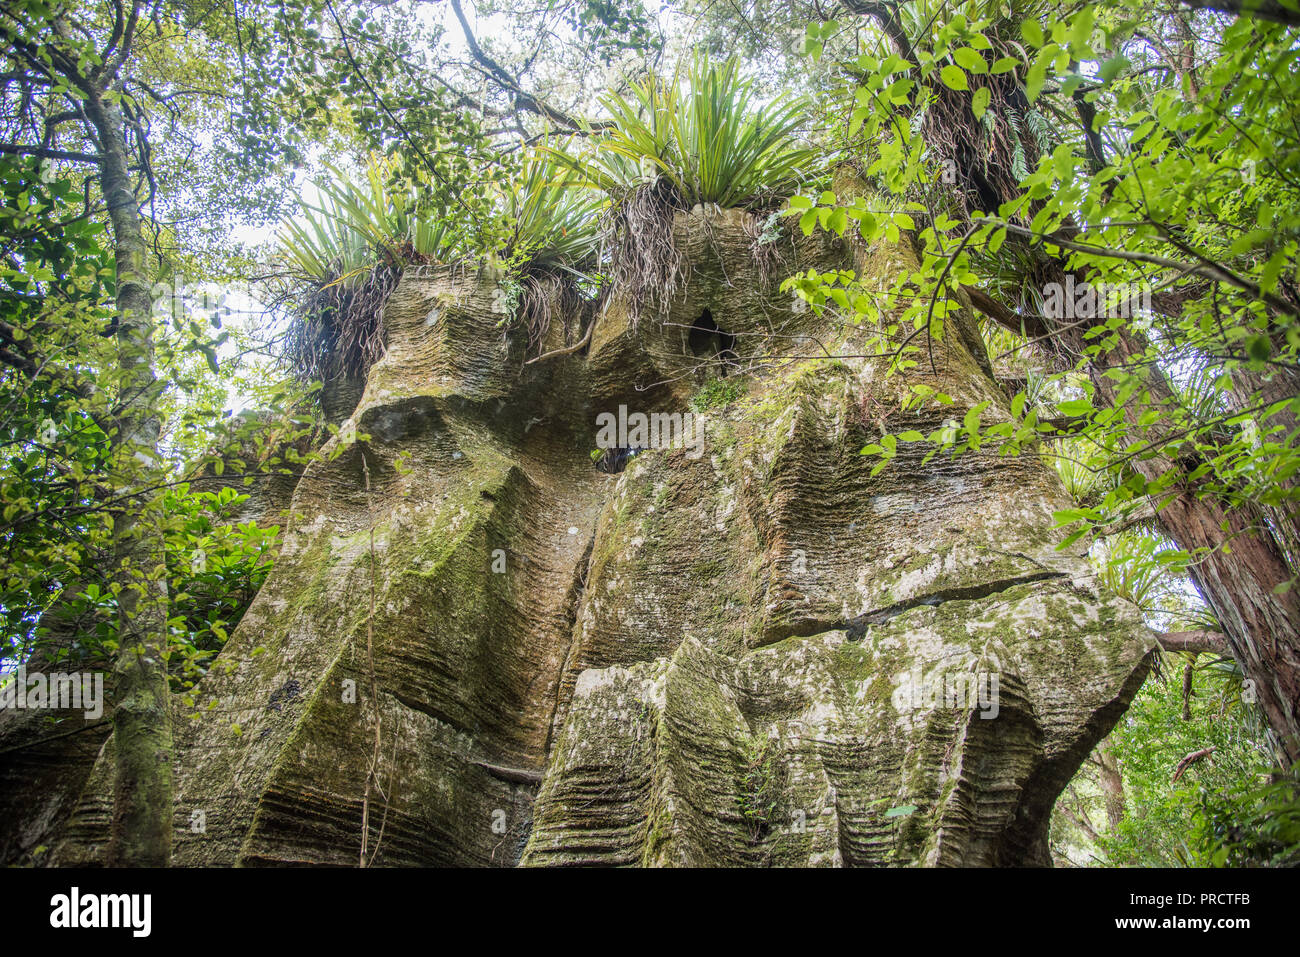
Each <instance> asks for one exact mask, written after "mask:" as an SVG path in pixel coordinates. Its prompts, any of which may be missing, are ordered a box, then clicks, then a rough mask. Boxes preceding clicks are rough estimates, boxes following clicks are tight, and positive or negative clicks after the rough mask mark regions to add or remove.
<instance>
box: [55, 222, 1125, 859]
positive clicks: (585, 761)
mask: <svg viewBox="0 0 1300 957" xmlns="http://www.w3.org/2000/svg"><path fill="white" fill-rule="evenodd" d="M674 228H675V236H676V242H677V245H678V248H679V249H680V250H681V252H682V256H683V261H684V262H685V263H686V264H687V269H686V271H685V272H684V274H683V276H682V281H681V284H680V288H679V290H678V292H677V294H676V295H675V296H674V297H673V300H672V302H673V304H672V307H671V309H669V310H668V313H667V315H661V316H654V315H641V316H640V318H639V319H637V320H636V321H634V320H633V318H632V317H633V316H634V315H636V314H637V311H636V310H634V309H632V308H631V305H632V304H630V303H628V302H627V301H626V298H625V297H623V296H621V295H620V294H619V291H618V290H615V291H614V294H613V295H612V296H610V297H608V298H607V300H606V301H605V303H604V305H603V308H602V311H601V312H600V314H599V316H597V318H596V319H595V322H596V325H595V327H594V330H593V334H592V337H591V341H590V344H589V346H588V347H587V348H586V349H585V350H579V351H575V352H569V353H567V354H564V355H561V356H557V357H555V358H553V359H548V360H546V361H543V362H537V363H529V364H526V363H525V358H526V357H525V356H524V354H523V346H522V344H521V343H522V337H521V336H519V335H518V334H516V333H513V332H511V331H510V330H509V328H508V326H503V324H502V319H503V317H502V315H501V314H500V313H499V312H497V311H494V304H495V303H496V302H498V301H499V297H498V296H495V295H494V291H495V290H496V289H497V287H498V284H499V282H500V279H499V277H497V276H495V275H494V274H492V273H491V272H489V271H486V270H475V269H472V268H465V269H461V268H456V269H451V268H437V269H424V270H409V271H408V272H407V274H406V275H405V276H404V277H403V279H402V280H401V283H400V284H399V286H398V287H397V289H396V291H395V292H394V294H393V295H392V297H391V299H390V300H389V304H388V307H387V311H386V315H385V324H386V328H387V337H388V338H387V343H388V348H387V354H386V356H385V357H384V358H383V359H382V360H381V361H379V362H378V363H377V364H376V365H375V366H373V367H372V368H371V369H370V372H369V376H368V378H367V381H366V383H365V388H364V392H363V394H362V395H361V397H360V400H359V402H358V403H357V405H356V407H355V410H354V411H353V412H352V414H351V416H350V418H348V419H347V420H346V422H345V423H344V425H343V428H342V430H341V432H340V435H339V437H338V438H336V439H333V440H331V443H330V445H329V446H327V448H326V450H325V451H326V452H327V453H329V454H328V456H327V460H326V461H320V462H316V463H314V464H312V465H311V466H310V467H309V468H308V469H307V471H306V473H305V474H304V476H303V477H302V479H301V481H300V482H299V483H298V486H297V488H296V490H295V492H294V496H293V503H292V519H291V522H290V523H289V527H288V529H287V530H286V532H285V538H284V544H283V546H282V550H281V553H280V556H279V559H278V563H277V566H276V568H275V570H274V571H273V573H272V575H271V577H270V578H269V580H268V581H267V583H266V585H265V586H264V587H263V589H262V591H261V593H260V594H259V595H258V597H257V599H256V600H255V601H254V603H253V605H252V607H251V608H250V609H249V611H248V612H247V614H246V615H245V618H244V620H243V622H242V624H241V625H240V627H239V629H238V630H237V631H236V633H235V634H234V635H233V636H232V639H231V641H230V643H229V644H228V645H227V647H226V649H225V650H224V651H223V653H222V655H221V657H220V660H219V664H220V667H216V668H214V669H213V671H212V673H211V674H209V675H208V677H207V678H205V679H204V682H203V686H202V691H203V696H202V700H201V701H200V706H199V708H198V709H197V710H194V711H192V712H191V711H190V710H189V709H185V708H181V707H179V706H178V710H177V724H178V735H177V741H178V752H179V753H178V756H177V757H178V760H177V801H176V832H175V844H174V856H175V861H176V863H177V864H183V865H205V864H206V865H233V864H304V863H306V864H331V865H340V866H355V865H356V864H357V863H358V861H359V855H360V848H361V837H362V824H361V822H362V814H363V805H364V808H365V812H366V814H367V818H368V822H369V827H368V832H367V847H368V850H367V857H368V858H369V859H372V860H373V862H374V863H376V864H380V865H416V864H464V865H505V866H509V865H514V864H517V863H522V864H525V865H571V864H650V865H768V864H776V865H870V864H938V865H977V864H1047V863H1049V857H1048V854H1047V848H1046V832H1047V826H1048V820H1049V816H1050V811H1051V807H1052V804H1053V802H1054V801H1055V798H1056V796H1057V794H1058V793H1059V792H1060V790H1061V789H1062V788H1063V787H1064V785H1065V783H1066V782H1067V781H1068V780H1069V778H1070V777H1071V776H1072V775H1073V773H1074V771H1075V770H1076V769H1077V767H1078V766H1079V764H1080V763H1081V762H1082V760H1083V759H1084V757H1085V756H1086V755H1087V754H1088V752H1089V751H1090V750H1091V749H1092V747H1093V746H1094V744H1095V743H1096V742H1097V741H1098V740H1099V739H1100V738H1101V737H1102V736H1103V735H1104V734H1105V733H1106V732H1107V731H1108V730H1109V729H1110V727H1111V726H1112V725H1113V724H1114V722H1115V721H1116V720H1117V719H1118V717H1119V715H1120V714H1121V713H1122V711H1123V709H1124V708H1125V707H1126V706H1127V704H1128V701H1129V700H1130V698H1131V696H1132V695H1133V694H1134V693H1135V692H1136V689H1137V687H1138V685H1139V684H1140V682H1141V679H1142V677H1143V676H1144V674H1145V669H1146V660H1147V659H1146V654H1147V650H1148V645H1149V641H1150V639H1149V637H1148V636H1147V634H1146V632H1145V631H1144V630H1143V628H1142V626H1141V623H1140V621H1139V618H1138V615H1137V612H1136V610H1135V609H1134V608H1133V607H1131V606H1130V605H1128V604H1126V603H1125V602H1122V601H1120V600H1119V599H1117V598H1115V597H1113V596H1111V595H1108V594H1105V593H1104V592H1102V591H1101V590H1099V588H1098V586H1097V584H1096V581H1095V579H1094V577H1093V575H1092V574H1091V571H1090V568H1089V566H1088V564H1087V563H1086V561H1084V560H1083V558H1082V556H1081V554H1080V553H1079V550H1078V549H1076V550H1074V551H1072V552H1071V551H1066V552H1058V551H1056V550H1055V547H1054V546H1055V544H1056V541H1057V536H1058V535H1059V533H1056V532H1054V531H1053V530H1052V524H1053V522H1052V517H1051V515H1052V512H1053V510H1055V509H1059V508H1062V507H1065V506H1066V505H1067V504H1068V502H1067V500H1066V497H1065V494H1064V492H1063V490H1062V489H1061V487H1060V486H1059V483H1058V481H1057V479H1056V477H1055V475H1054V474H1053V473H1052V472H1051V471H1050V470H1049V469H1048V468H1046V467H1045V466H1044V465H1043V464H1042V463H1041V462H1040V461H1038V460H1037V458H1036V457H1034V456H1022V457H1018V458H1016V457H998V456H996V455H994V454H988V453H985V452H978V453H969V454H965V455H962V456H959V457H956V458H952V457H945V456H935V457H933V458H931V459H930V460H929V461H923V457H924V451H925V447H924V446H923V444H915V445H909V444H900V446H899V454H898V457H897V458H896V459H895V460H894V461H893V463H892V464H891V465H890V466H889V467H888V468H886V469H884V470H882V471H880V472H879V473H878V474H873V467H874V465H875V464H876V460H875V459H872V458H870V457H865V456H863V455H861V454H859V453H860V450H861V449H862V447H863V446H864V445H866V444H868V443H870V442H872V441H874V440H875V439H876V438H878V437H879V435H880V433H881V431H882V429H883V430H887V431H889V432H894V433H897V432H899V431H901V430H904V429H913V428H914V429H920V430H921V431H923V432H927V433H928V432H929V431H930V430H931V429H933V428H935V427H937V426H939V425H941V424H942V422H943V420H944V419H945V418H948V417H953V418H956V419H957V420H960V419H961V418H962V415H963V414H964V412H965V410H966V409H967V408H970V407H971V406H973V405H975V404H976V403H979V402H984V401H988V402H990V403H991V405H990V407H989V409H988V410H987V411H986V412H985V419H986V421H988V420H990V419H996V418H997V417H998V416H1002V417H1006V416H1008V415H1009V412H1008V411H1007V409H1006V404H1007V399H1006V396H1005V395H1004V394H1003V393H1002V391H1001V390H1000V389H999V387H998V386H997V385H996V383H995V382H994V381H993V379H992V378H991V376H990V373H989V365H988V359H987V356H985V355H984V354H983V348H982V346H981V345H980V343H979V338H978V336H977V335H976V334H975V332H974V328H973V326H972V325H971V319H970V317H969V316H967V315H965V314H964V313H958V314H956V315H953V316H950V317H949V318H948V333H947V334H945V335H944V337H943V339H942V341H939V340H936V341H935V342H934V343H933V344H932V350H931V357H930V359H929V361H927V362H926V363H923V364H922V365H921V366H918V367H917V368H915V369H913V370H910V371H909V372H908V373H907V374H906V375H900V376H886V375H885V374H884V371H883V368H882V366H881V364H880V362H879V361H878V360H876V359H872V358H870V357H864V356H863V353H864V352H865V351H867V350H865V349H864V347H863V342H864V340H865V334H864V332H863V330H861V329H858V328H857V327H854V326H853V325H851V324H850V325H844V324H843V323H841V322H837V321H836V320H834V319H833V318H832V316H831V315H830V314H829V313H826V314H823V315H818V314H817V313H816V312H815V311H813V310H809V309H806V308H803V309H801V308H799V307H800V305H801V303H799V302H798V301H797V300H795V299H794V298H793V297H791V295H790V294H789V293H782V292H780V291H779V281H780V279H781V278H782V277H783V276H785V275H788V274H789V273H790V272H791V271H792V270H794V269H800V268H806V267H807V266H809V265H815V266H816V267H817V268H819V269H822V270H826V269H831V268H857V269H859V270H862V271H864V272H865V273H866V274H867V275H871V276H877V277H879V278H880V280H881V283H882V285H884V284H887V283H888V281H889V280H890V279H891V278H892V277H893V276H895V275H897V274H898V273H899V271H900V270H906V269H907V266H908V262H909V255H910V254H909V253H908V251H907V250H906V249H905V248H903V247H899V248H895V249H875V250H870V251H865V250H858V249H856V248H854V247H853V246H852V245H851V244H850V243H848V242H842V241H828V240H826V239H822V238H817V237H814V238H811V239H807V240H805V239H802V238H800V239H799V240H798V241H794V240H791V239H789V238H787V239H784V240H782V241H781V242H779V243H776V244H774V245H773V246H772V247H771V248H762V247H763V246H764V244H762V243H760V242H759V241H758V240H757V239H756V237H757V235H758V231H757V230H756V229H755V227H754V223H753V221H752V220H751V219H750V217H749V214H746V213H740V212H732V211H716V210H713V211H710V210H698V211H696V212H695V213H693V214H680V215H679V216H678V218H677V220H676V222H675V226H674ZM562 345H564V343H563V342H562V341H561V340H560V332H559V330H558V324H555V328H554V329H553V330H552V333H551V338H550V341H549V342H548V344H547V348H549V349H557V348H559V347H560V346H562ZM828 355H830V356H837V357H838V358H827V356H828ZM706 380H707V381H709V382H712V386H710V388H709V389H704V390H702V389H701V388H700V387H701V385H702V383H703V382H704V381H706ZM918 383H925V384H927V385H930V386H931V387H933V388H935V389H938V390H940V391H942V392H945V393H946V394H948V395H949V396H951V397H952V399H953V405H952V406H951V407H948V408H945V409H943V410H939V411H933V410H930V409H928V408H927V409H925V410H923V411H920V412H903V411H901V410H900V399H901V398H902V396H903V395H904V394H905V393H906V392H907V390H908V389H909V388H910V386H912V385H914V384H918ZM724 387H725V388H724ZM693 397H694V399H695V403H696V409H692V407H691V405H690V403H691V400H692V398H693ZM719 397H720V398H719ZM711 399H712V400H715V401H713V403H712V405H711V406H709V402H710V400H711ZM620 405H621V406H624V407H626V408H625V411H627V412H641V413H652V412H659V413H665V414H672V413H679V414H684V413H688V412H689V413H692V414H696V412H697V411H698V409H699V408H700V407H705V406H708V407H707V408H705V410H704V411H705V414H706V416H707V418H706V419H705V424H704V443H703V448H702V454H699V455H696V454H695V450H693V449H691V448H668V449H661V448H650V449H648V450H646V451H643V452H640V453H639V454H636V455H634V456H631V457H629V458H627V463H626V468H625V469H624V470H623V471H621V472H613V473H611V472H606V471H601V470H600V469H597V468H596V467H595V466H594V465H593V459H592V456H591V454H590V452H591V449H592V448H593V447H594V446H595V444H596V443H595V434H596V431H597V429H596V421H597V416H598V415H600V414H601V413H609V414H617V413H618V410H619V407H620ZM629 444H634V443H629ZM936 682H938V683H939V684H940V685H944V686H948V687H950V688H951V687H952V686H956V687H957V689H958V690H959V691H961V690H962V689H966V690H969V689H971V688H978V689H983V690H984V691H985V692H991V691H992V690H993V689H994V687H996V692H997V693H996V698H995V700H993V701H991V702H990V701H989V700H975V701H972V699H971V697H970V696H967V695H964V694H959V695H958V696H957V699H958V703H959V704H960V706H952V705H953V701H945V700H938V701H934V700H931V697H930V696H929V695H927V693H926V691H927V689H930V688H933V687H934V686H935V683H936ZM985 697H986V698H987V695H986V696H985ZM994 711H996V716H994V715H993V712H994ZM981 715H983V716H981ZM376 722H377V727H378V730H377V731H376ZM111 761H112V746H111V742H109V744H108V745H107V746H106V749H105V752H104V754H103V755H102V756H101V758H100V760H99V762H98V764H97V765H96V768H95V771H94V773H93V774H92V775H91V779H90V781H89V782H88V784H87V786H86V787H85V789H84V792H83V793H82V796H81V798H80V801H79V802H78V806H77V809H76V811H75V813H74V814H73V816H72V820H71V821H70V823H69V824H68V826H67V827H66V828H64V830H63V834H62V838H61V840H60V842H59V844H58V846H57V848H56V851H55V856H56V860H57V861H58V862H60V863H95V862H97V861H99V860H102V855H103V850H104V846H105V844H106V840H107V825H108V817H109V813H110V810H111V787H110V786H109V782H110V781H111ZM372 768H373V769H374V774H373V777H372V778H371V782H372V783H371V786H370V787H369V788H368V787H367V778H368V777H369V776H370V771H371V769H372Z"/></svg>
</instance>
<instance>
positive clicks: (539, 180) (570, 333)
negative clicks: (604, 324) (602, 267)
mask: <svg viewBox="0 0 1300 957" xmlns="http://www.w3.org/2000/svg"><path fill="white" fill-rule="evenodd" d="M572 180H573V174H572V173H571V172H570V171H569V170H566V169H563V168H560V167H557V166H556V165H555V164H554V163H552V162H551V161H550V160H549V159H548V158H547V157H546V156H545V155H544V154H542V153H533V154H530V155H529V156H528V157H527V158H525V160H524V164H523V167H522V168H521V170H520V172H519V177H518V179H517V181H516V185H515V187H514V189H513V190H511V191H510V192H509V193H508V194H507V196H506V203H505V207H506V222H507V229H508V232H507V238H506V242H505V245H504V246H503V248H502V250H501V258H502V259H503V260H504V261H505V263H506V264H507V266H508V267H513V268H514V269H516V270H517V271H518V282H519V293H518V296H517V302H516V307H515V310H514V319H515V321H516V323H517V324H518V325H520V326H522V327H523V328H524V330H525V331H526V332H527V334H528V348H527V350H526V354H531V355H539V354H540V353H541V352H542V350H543V343H544V342H545V340H546V337H547V334H548V333H549V331H550V328H551V320H552V319H553V318H555V317H559V318H560V319H561V320H562V321H563V323H564V344H565V345H566V346H567V345H571V344H572V342H573V340H574V337H575V335H576V334H577V333H578V332H580V330H581V327H582V323H583V321H584V318H585V316H584V312H585V306H586V304H587V303H586V300H585V299H584V297H583V296H582V294H581V293H580V291H579V288H580V285H588V286H594V285H595V284H596V280H595V275H594V274H595V271H596V268H597V265H598V259H599V256H598V252H599V249H598V247H599V236H598V229H597V223H598V221H599V215H600V209H601V207H602V206H603V205H604V204H605V200H604V199H603V198H601V197H600V196H598V195H596V194H594V193H592V192H591V191H589V190H583V189H580V188H576V187H575V186H574V185H573V183H572Z"/></svg>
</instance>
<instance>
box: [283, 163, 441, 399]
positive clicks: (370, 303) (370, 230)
mask: <svg viewBox="0 0 1300 957" xmlns="http://www.w3.org/2000/svg"><path fill="white" fill-rule="evenodd" d="M328 168H329V171H330V174H331V176H330V178H328V179H322V180H320V181H318V182H317V190H318V192H319V194H320V198H319V200H318V202H317V203H316V204H310V203H305V202H304V203H303V204H302V210H301V212H300V214H299V215H298V216H297V217H296V218H293V219H289V220H286V221H285V222H284V224H283V228H282V230H281V233H280V237H279V241H280V249H281V251H282V254H283V256H284V258H285V260H286V261H287V263H288V267H289V273H290V277H291V280H292V281H293V283H294V285H295V287H296V288H295V299H296V301H295V304H294V308H293V312H292V317H291V321H290V324H289V329H288V332H287V334H286V337H285V344H284V356H285V359H286V361H287V362H288V363H289V365H290V366H291V367H292V368H293V369H294V370H295V371H296V372H297V373H298V374H299V375H300V376H301V377H302V378H304V379H307V380H317V381H321V382H328V381H331V380H333V379H335V378H338V377H340V376H349V377H354V376H358V375H361V374H364V372H365V370H366V369H367V368H369V366H370V365H371V363H373V362H374V361H375V360H376V359H378V358H379V357H380V356H381V355H383V350H384V335H383V323H382V310H383V305H384V302H385V301H386V300H387V298H388V294H389V293H390V292H391V291H392V289H393V287H394V286H395V285H396V284H397V280H398V278H399V277H400V275H401V270H402V269H403V268H404V267H405V266H406V265H409V264H411V263H424V262H434V261H448V260H450V259H452V258H455V256H456V255H457V254H458V252H459V249H458V246H459V244H458V240H457V237H456V236H455V235H454V234H453V232H452V231H451V229H450V228H449V226H448V223H449V222H450V219H449V217H448V216H447V215H446V212H445V210H436V209H430V208H428V207H426V206H424V205H423V204H422V196H423V195H424V193H425V188H426V187H427V185H428V183H427V182H426V179H425V177H426V174H425V173H424V172H423V170H421V169H419V168H415V169H410V170H408V169H407V168H406V167H405V166H404V164H402V163H401V162H400V161H399V160H397V159H393V158H390V157H384V156H379V155H371V157H370V158H369V161H368V162H367V164H366V167H365V169H364V170H363V172H362V175H361V176H360V177H358V178H352V177H350V176H347V175H346V174H344V173H342V172H340V171H339V170H338V169H336V168H334V167H332V166H331V167H328Z"/></svg>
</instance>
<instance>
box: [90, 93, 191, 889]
mask: <svg viewBox="0 0 1300 957" xmlns="http://www.w3.org/2000/svg"><path fill="white" fill-rule="evenodd" d="M86 110H87V115H88V117H89V118H90V120H91V123H92V124H93V125H94V127H95V130H96V132H97V134H98V138H99V142H100V145H101V150H102V151H101V156H102V163H101V167H100V184H101V187H102V190H103V194H104V199H105V202H106V203H107V204H108V211H109V217H110V220H111V222H112V225H113V245H114V255H115V258H116V264H117V311H118V325H117V347H118V365H119V370H120V373H121V379H120V381H119V382H118V392H119V406H118V408H119V413H118V416H117V418H116V425H117V433H116V435H115V436H114V437H113V441H114V445H115V447H116V453H117V454H116V455H115V457H114V465H115V471H116V475H115V476H114V478H115V480H116V481H117V482H119V483H120V484H121V486H122V487H124V488H126V487H130V486H131V485H139V484H140V483H139V481H138V479H139V477H140V476H141V475H142V474H147V473H148V471H149V470H150V469H151V468H152V467H154V465H155V463H156V462H157V458H158V438H159V434H160V431H161V423H160V421H159V418H158V415H157V413H156V411H155V409H154V404H155V402H156V399H157V382H156V379H155V377H154V373H153V358H154V355H153V352H154V345H153V326H152V323H153V317H152V308H153V303H152V300H151V298H150V293H149V288H150V287H149V282H148V278H147V274H146V271H145V243H144V236H143V233H142V230H141V223H140V210H139V204H138V199H137V197H136V195H135V191H134V190H133V188H132V186H131V175H130V171H129V169H128V164H127V146H126V139H125V135H124V126H123V118H122V113H121V109H120V107H119V106H118V105H117V104H116V103H115V102H112V101H111V100H109V99H108V98H107V97H105V96H104V95H92V96H90V97H88V98H87V101H86ZM113 544H114V553H115V561H116V563H117V574H116V579H117V583H118V584H120V585H121V592H120V594H119V595H118V609H119V642H120V644H119V647H118V652H117V661H116V664H115V666H114V671H115V673H116V686H117V695H118V700H117V702H116V706H115V708H114V711H113V732H114V747H115V749H116V759H117V763H116V778H115V781H114V801H113V821H112V828H111V832H110V838H109V846H108V860H109V863H110V864H112V865H116V866H139V867H162V866H166V865H167V863H168V860H169V858H170V856H171V840H172V756H173V749H172V728H171V702H170V692H169V690H168V682H167V667H166V659H165V653H166V651H167V579H166V574H165V572H164V571H163V568H162V566H163V552H162V546H161V542H160V541H159V538H158V532H157V530H156V529H155V528H152V527H150V523H149V520H148V517H147V515H143V514H142V513H141V511H140V504H139V503H135V504H133V505H128V506H127V507H126V508H123V509H121V510H120V511H118V512H117V513H116V514H115V516H114V520H113Z"/></svg>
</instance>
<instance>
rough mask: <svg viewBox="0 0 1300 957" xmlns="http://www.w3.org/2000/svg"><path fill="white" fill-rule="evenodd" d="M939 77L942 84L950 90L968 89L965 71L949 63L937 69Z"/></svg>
mask: <svg viewBox="0 0 1300 957" xmlns="http://www.w3.org/2000/svg"><path fill="white" fill-rule="evenodd" d="M939 79H941V80H943V85H944V86H946V87H948V89H950V90H968V89H970V86H969V84H968V83H967V82H966V71H965V70H963V69H962V68H961V67H959V66H954V65H953V64H951V63H949V64H948V65H947V66H945V67H944V68H943V69H942V70H940V71H939Z"/></svg>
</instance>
